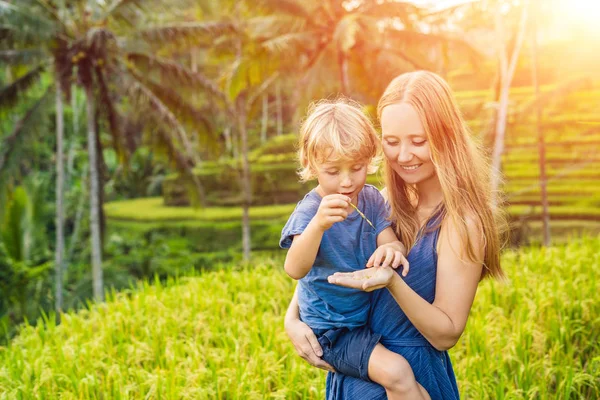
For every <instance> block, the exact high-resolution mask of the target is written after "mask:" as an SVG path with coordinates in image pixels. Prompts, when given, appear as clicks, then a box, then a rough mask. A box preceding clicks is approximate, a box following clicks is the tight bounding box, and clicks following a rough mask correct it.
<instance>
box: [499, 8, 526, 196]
mask: <svg viewBox="0 0 600 400" xmlns="http://www.w3.org/2000/svg"><path fill="white" fill-rule="evenodd" d="M527 6H528V5H527V4H525V5H523V11H522V14H521V21H520V24H519V32H518V35H517V38H516V44H515V47H514V49H513V52H512V55H511V58H510V64H509V63H508V59H507V55H506V44H505V41H504V27H503V23H502V14H501V11H500V8H501V6H500V5H499V6H498V10H497V11H496V40H497V46H498V56H499V59H500V101H499V103H498V118H497V119H496V137H495V140H494V150H493V152H492V192H493V193H494V194H495V193H497V192H498V188H499V186H500V182H501V180H502V174H501V164H502V153H503V152H504V136H505V134H506V124H507V118H508V101H509V90H510V85H511V82H512V78H513V75H514V72H515V69H516V67H517V60H518V59H519V53H520V51H521V46H522V45H523V39H524V38H525V28H526V22H527V8H528V7H527ZM497 204H498V196H496V195H494V205H497Z"/></svg>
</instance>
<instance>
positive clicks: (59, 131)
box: [54, 79, 65, 323]
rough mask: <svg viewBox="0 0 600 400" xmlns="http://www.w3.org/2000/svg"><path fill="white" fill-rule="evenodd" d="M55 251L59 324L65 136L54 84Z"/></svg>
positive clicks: (58, 96) (55, 305)
mask: <svg viewBox="0 0 600 400" xmlns="http://www.w3.org/2000/svg"><path fill="white" fill-rule="evenodd" d="M55 111H56V249H55V261H54V263H55V265H54V269H55V275H56V278H55V279H56V296H55V299H54V309H55V311H56V322H57V323H59V322H60V314H61V312H62V309H63V264H64V258H65V257H64V255H65V233H64V219H65V217H64V189H65V169H64V160H63V159H64V155H63V148H64V145H63V138H64V134H65V129H64V127H65V124H64V113H63V111H64V110H63V98H62V90H61V87H60V84H59V83H58V79H57V84H56V110H55Z"/></svg>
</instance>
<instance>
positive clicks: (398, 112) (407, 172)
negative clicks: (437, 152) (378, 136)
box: [381, 103, 436, 184]
mask: <svg viewBox="0 0 600 400" xmlns="http://www.w3.org/2000/svg"><path fill="white" fill-rule="evenodd" d="M381 131H382V142H383V152H384V154H385V157H386V158H387V160H388V162H389V163H390V166H391V167H392V169H393V170H394V171H396V173H397V174H398V175H399V176H400V178H402V180H403V181H404V182H406V183H410V184H419V183H423V182H425V181H427V180H429V179H431V178H434V177H435V176H436V173H435V168H434V165H433V163H432V162H431V152H430V150H429V142H428V141H427V135H426V133H425V129H424V128H423V124H421V119H420V118H419V115H418V114H417V111H416V110H415V108H414V107H413V106H411V105H410V104H406V103H396V104H391V105H389V106H386V107H385V108H384V109H383V110H382V112H381Z"/></svg>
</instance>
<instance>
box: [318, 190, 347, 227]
mask: <svg viewBox="0 0 600 400" xmlns="http://www.w3.org/2000/svg"><path fill="white" fill-rule="evenodd" d="M349 206H350V198H349V197H348V196H344V195H342V194H330V195H328V196H325V197H323V199H322V200H321V204H320V205H319V210H317V214H316V215H315V217H314V218H315V220H316V223H317V225H318V226H319V228H321V229H323V230H324V231H326V230H327V229H329V228H331V226H332V225H333V224H335V223H336V222H342V221H343V220H345V219H346V217H348V211H346V209H347V208H348V207H349Z"/></svg>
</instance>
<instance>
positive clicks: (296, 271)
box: [284, 194, 350, 279]
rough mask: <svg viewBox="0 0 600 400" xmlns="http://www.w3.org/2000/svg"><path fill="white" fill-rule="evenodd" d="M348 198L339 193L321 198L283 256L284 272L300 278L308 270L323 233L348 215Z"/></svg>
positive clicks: (313, 260) (315, 255) (312, 262)
mask: <svg viewBox="0 0 600 400" xmlns="http://www.w3.org/2000/svg"><path fill="white" fill-rule="evenodd" d="M349 203H350V198H349V197H348V196H344V195H341V194H330V195H328V196H325V197H323V198H322V199H321V203H320V204H319V209H318V210H317V213H316V214H315V216H314V217H313V218H312V219H311V220H310V222H309V223H308V225H307V226H306V228H305V229H304V231H302V233H301V234H300V235H295V236H294V238H293V240H292V245H291V246H290V249H289V250H288V253H287V256H286V257H285V264H284V268H285V272H287V274H288V275H289V276H291V277H292V278H294V279H301V278H304V277H305V276H306V274H308V273H309V272H310V269H311V268H312V266H313V264H314V262H315V258H316V257H317V252H318V251H319V246H320V245H321V239H322V238H323V233H324V232H325V231H326V230H327V229H329V228H331V226H332V225H333V224H335V223H336V222H341V221H343V220H345V219H346V217H347V216H348V211H346V208H347V207H348V204H349Z"/></svg>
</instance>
